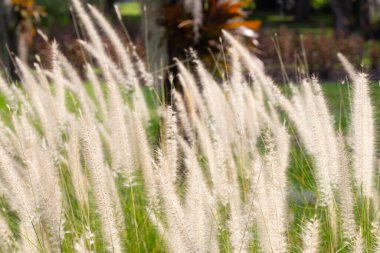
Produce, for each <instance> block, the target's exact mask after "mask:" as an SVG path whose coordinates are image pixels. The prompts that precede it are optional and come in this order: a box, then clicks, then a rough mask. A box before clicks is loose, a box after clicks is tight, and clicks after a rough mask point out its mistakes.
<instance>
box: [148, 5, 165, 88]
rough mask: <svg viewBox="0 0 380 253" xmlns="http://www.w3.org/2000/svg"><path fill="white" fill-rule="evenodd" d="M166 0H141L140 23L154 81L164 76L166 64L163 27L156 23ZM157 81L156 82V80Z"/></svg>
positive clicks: (149, 68)
mask: <svg viewBox="0 0 380 253" xmlns="http://www.w3.org/2000/svg"><path fill="white" fill-rule="evenodd" d="M166 2H167V0H154V1H151V0H142V1H141V3H142V4H141V8H142V10H141V13H142V14H141V25H142V29H141V30H142V31H143V38H144V43H145V48H146V58H147V63H148V70H149V71H150V72H152V73H154V78H155V81H158V79H159V77H165V76H166V72H167V69H165V68H166V67H167V65H168V53H167V39H166V38H165V28H164V27H162V26H161V25H159V24H158V20H159V18H160V15H161V13H162V6H163V4H164V3H166ZM156 83H158V82H156Z"/></svg>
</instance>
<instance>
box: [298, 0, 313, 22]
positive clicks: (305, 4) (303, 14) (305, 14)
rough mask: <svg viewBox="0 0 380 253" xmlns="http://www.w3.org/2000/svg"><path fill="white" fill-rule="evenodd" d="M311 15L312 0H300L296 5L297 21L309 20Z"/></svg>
mask: <svg viewBox="0 0 380 253" xmlns="http://www.w3.org/2000/svg"><path fill="white" fill-rule="evenodd" d="M309 15H310V0H298V1H297V2H296V6H295V19H296V21H307V20H309Z"/></svg>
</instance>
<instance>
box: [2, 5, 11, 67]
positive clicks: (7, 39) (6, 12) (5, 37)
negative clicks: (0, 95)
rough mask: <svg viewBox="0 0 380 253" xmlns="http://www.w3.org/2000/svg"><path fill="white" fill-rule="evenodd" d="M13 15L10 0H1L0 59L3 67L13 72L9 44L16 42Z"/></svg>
mask: <svg viewBox="0 0 380 253" xmlns="http://www.w3.org/2000/svg"><path fill="white" fill-rule="evenodd" d="M13 24H14V22H13V15H12V5H11V2H10V0H0V61H1V65H2V66H1V67H2V68H5V69H6V71H8V72H9V73H11V72H12V71H11V68H12V63H11V60H10V57H9V54H8V50H7V46H8V45H12V44H14V37H15V33H14V29H12V26H13Z"/></svg>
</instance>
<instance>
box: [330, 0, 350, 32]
mask: <svg viewBox="0 0 380 253" xmlns="http://www.w3.org/2000/svg"><path fill="white" fill-rule="evenodd" d="M330 4H331V9H332V11H333V13H334V27H335V31H336V33H338V34H347V33H348V32H349V28H350V25H351V21H352V1H351V0H330Z"/></svg>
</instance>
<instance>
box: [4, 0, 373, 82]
mask: <svg viewBox="0 0 380 253" xmlns="http://www.w3.org/2000/svg"><path fill="white" fill-rule="evenodd" d="M87 2H88V3H90V4H93V5H95V6H97V7H98V8H99V9H101V10H102V11H103V12H104V13H105V15H107V17H108V18H109V19H111V20H112V22H113V24H114V26H115V28H116V29H117V30H119V31H120V36H121V37H122V38H123V39H124V40H125V43H130V42H132V43H133V44H134V45H135V47H136V48H137V51H138V53H139V54H140V56H141V57H142V58H143V59H144V60H146V62H147V66H148V68H149V70H150V71H151V72H153V73H157V74H158V76H164V75H166V74H167V73H168V72H171V71H175V70H172V68H171V66H172V64H173V58H174V57H178V58H180V59H182V60H184V61H186V59H187V58H189V55H190V54H191V51H189V48H193V49H195V51H196V52H197V53H198V55H199V57H200V58H202V60H203V61H204V62H205V63H206V65H207V66H208V67H209V68H210V69H211V70H212V71H214V72H215V73H216V75H221V76H222V75H223V72H224V71H222V69H223V70H224V69H225V68H227V67H228V62H226V59H225V58H224V57H223V49H224V48H223V46H222V45H223V41H221V39H220V35H221V30H222V29H225V30H228V31H230V32H232V33H234V34H235V35H236V36H239V37H240V39H241V41H242V42H243V43H245V44H246V45H247V47H249V48H250V49H251V52H252V53H253V54H256V55H257V56H258V57H259V58H260V59H261V60H262V61H263V63H264V64H265V67H266V70H267V72H268V73H269V74H270V75H271V76H272V77H273V78H274V79H275V80H276V81H277V82H280V83H281V82H289V81H292V80H295V81H296V80H297V79H299V78H301V77H302V76H303V75H311V74H316V75H317V76H318V77H319V78H320V79H321V80H323V81H324V82H330V81H336V80H339V79H342V78H344V72H343V70H342V68H341V67H340V65H339V63H338V61H337V57H336V53H337V52H342V53H344V54H345V55H346V56H347V57H348V58H349V59H350V60H351V61H352V62H353V63H354V64H356V65H359V66H361V67H362V69H363V70H365V71H366V72H367V73H369V75H370V78H371V79H373V80H377V79H378V77H379V56H380V41H379V39H380V1H379V0H254V1H251V0H240V1H239V0H196V1H192V0H123V1H117V0H87ZM195 2H198V5H196V4H194V3H195ZM115 10H116V11H115ZM38 31H42V33H43V34H46V35H47V36H48V38H49V39H50V40H51V39H56V40H57V41H58V43H59V44H60V48H61V50H62V51H63V52H64V53H65V54H66V55H67V57H68V58H69V59H70V61H71V62H72V63H73V64H74V65H75V66H77V67H78V68H79V69H80V68H82V66H83V63H84V62H85V61H87V57H86V55H85V54H84V53H83V50H82V49H81V47H80V45H79V43H78V42H77V39H78V38H83V36H84V35H83V34H84V33H83V32H82V29H81V27H80V26H79V25H78V23H77V22H76V19H75V16H74V15H72V13H71V10H70V1H69V0H0V60H1V65H2V67H3V68H5V69H7V71H8V73H9V75H10V76H13V75H14V69H13V67H12V66H13V64H12V57H10V56H12V55H17V56H18V57H20V58H21V59H22V60H24V61H28V62H29V63H33V61H35V60H36V55H38V56H39V57H37V60H41V61H42V62H43V64H46V65H48V64H49V60H48V59H49V57H46V56H48V54H49V48H48V44H47V43H46V41H45V39H46V38H45V39H44V36H41V33H40V32H38ZM105 43H107V41H106V38H105ZM110 54H112V52H110Z"/></svg>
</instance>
